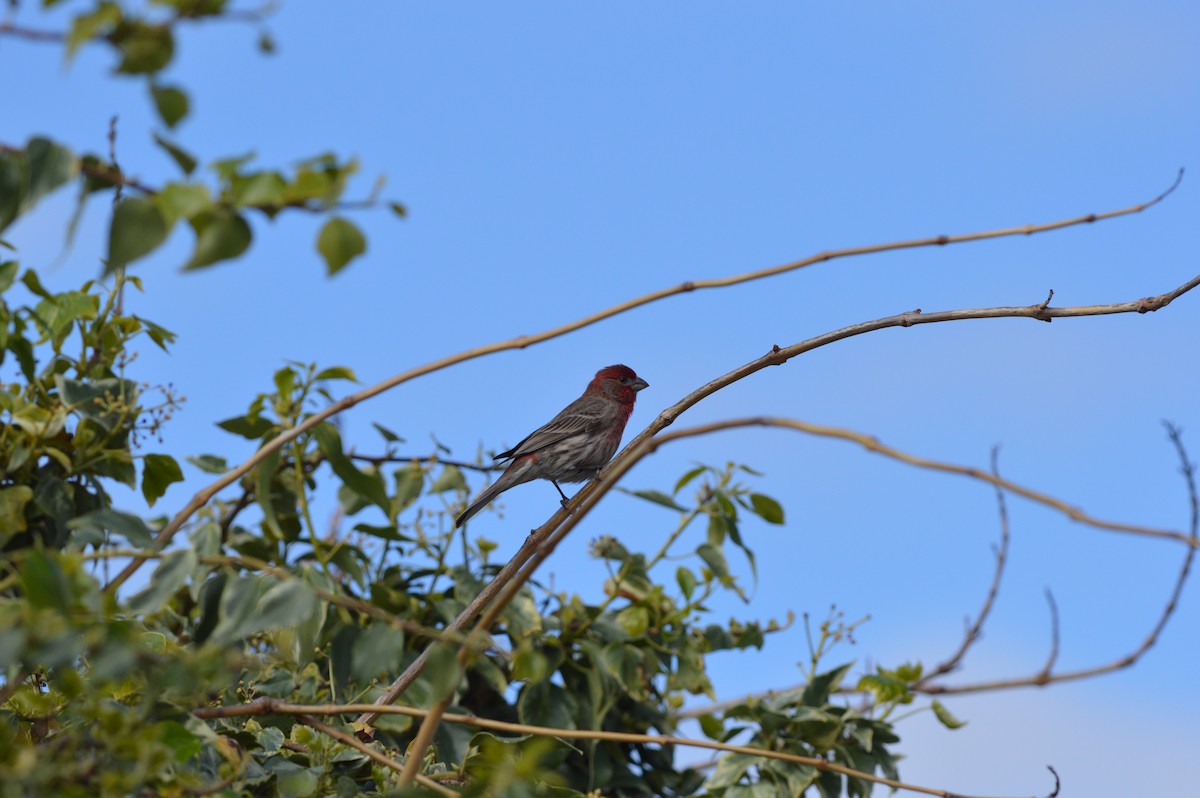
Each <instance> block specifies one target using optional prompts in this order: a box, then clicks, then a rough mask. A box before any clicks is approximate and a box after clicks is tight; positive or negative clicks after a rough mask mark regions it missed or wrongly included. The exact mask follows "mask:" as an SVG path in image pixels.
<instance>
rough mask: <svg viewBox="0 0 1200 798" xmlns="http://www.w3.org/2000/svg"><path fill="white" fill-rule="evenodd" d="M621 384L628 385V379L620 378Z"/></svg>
mask: <svg viewBox="0 0 1200 798" xmlns="http://www.w3.org/2000/svg"><path fill="white" fill-rule="evenodd" d="M621 384H622V385H628V384H629V378H628V377H622V378H621Z"/></svg>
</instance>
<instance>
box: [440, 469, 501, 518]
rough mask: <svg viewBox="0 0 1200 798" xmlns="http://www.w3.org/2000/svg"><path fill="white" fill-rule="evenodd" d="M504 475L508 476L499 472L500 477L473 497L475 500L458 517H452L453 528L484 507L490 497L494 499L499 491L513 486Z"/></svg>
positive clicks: (488, 502) (490, 499)
mask: <svg viewBox="0 0 1200 798" xmlns="http://www.w3.org/2000/svg"><path fill="white" fill-rule="evenodd" d="M506 476H508V474H507V473H506V474H501V475H500V478H499V479H498V480H496V481H495V482H493V483H492V484H491V486H489V487H488V488H487V489H486V490H484V492H483V493H481V494H479V495H478V496H476V497H475V501H473V502H471V506H470V507H468V508H467V509H465V510H463V511H462V515H460V516H459V517H458V518H456V519H454V528H455V529H458V528H459V527H460V526H462V525H463V524H464V523H466V522H467V519H468V518H470V517H471V516H473V515H475V513H477V512H479V511H480V510H482V509H483V508H484V507H487V506H488V504H490V503H491V501H492V499H495V498H496V497H497V496H499V495H500V494H501V493H503V492H504V491H506V490H508V489H509V488H511V487H512V486H513V483H512V481H511V480H505V477H506Z"/></svg>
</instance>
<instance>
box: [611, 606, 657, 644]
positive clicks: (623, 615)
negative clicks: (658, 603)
mask: <svg viewBox="0 0 1200 798" xmlns="http://www.w3.org/2000/svg"><path fill="white" fill-rule="evenodd" d="M616 620H617V625H618V626H620V627H621V628H622V629H624V630H625V633H626V634H627V635H629V636H630V637H641V636H642V635H644V634H645V633H646V630H647V629H649V628H650V611H649V610H647V609H646V608H645V607H641V606H638V605H637V604H633V605H630V606H628V607H626V608H625V609H623V610H621V611H620V612H618V613H617V618H616Z"/></svg>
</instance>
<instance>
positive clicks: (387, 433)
mask: <svg viewBox="0 0 1200 798" xmlns="http://www.w3.org/2000/svg"><path fill="white" fill-rule="evenodd" d="M371 426H372V427H374V428H375V429H376V430H378V431H379V434H380V435H382V436H383V439H384V440H385V441H387V442H388V443H404V439H403V438H401V437H400V436H399V435H397V434H396V433H394V432H392V431H391V430H390V429H388V428H387V427H385V426H383V425H382V424H376V423H375V422H373V421H372V422H371Z"/></svg>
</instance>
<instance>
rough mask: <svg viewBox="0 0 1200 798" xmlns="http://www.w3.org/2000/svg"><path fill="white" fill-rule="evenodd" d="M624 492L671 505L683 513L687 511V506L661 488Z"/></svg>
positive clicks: (663, 504)
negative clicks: (681, 504)
mask: <svg viewBox="0 0 1200 798" xmlns="http://www.w3.org/2000/svg"><path fill="white" fill-rule="evenodd" d="M622 490H623V489H622ZM623 492H624V493H628V494H629V495H630V496H637V497H638V498H639V499H645V500H646V501H648V502H652V503H654V504H661V505H662V506H663V507H669V508H670V509H672V510H678V511H679V512H681V513H686V512H687V508H686V507H681V506H680V505H679V503H678V502H676V501H675V500H674V499H672V498H671V497H670V496H668V495H667V494H665V493H663V492H662V491H660V490H623Z"/></svg>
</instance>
